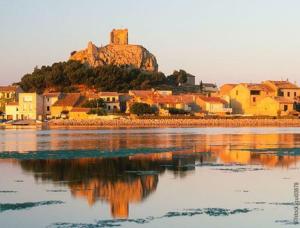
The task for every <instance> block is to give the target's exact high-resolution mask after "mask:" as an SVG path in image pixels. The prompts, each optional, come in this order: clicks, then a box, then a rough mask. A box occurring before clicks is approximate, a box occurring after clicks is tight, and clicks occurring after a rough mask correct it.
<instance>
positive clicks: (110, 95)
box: [98, 92, 121, 113]
mask: <svg viewBox="0 0 300 228" xmlns="http://www.w3.org/2000/svg"><path fill="white" fill-rule="evenodd" d="M98 96H99V98H101V99H102V100H103V101H104V103H105V106H106V107H105V109H106V111H107V112H112V113H114V112H120V111H121V105H120V94H119V93H117V92H100V93H99V94H98Z"/></svg>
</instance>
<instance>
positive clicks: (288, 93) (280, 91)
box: [262, 80, 300, 100]
mask: <svg viewBox="0 0 300 228" xmlns="http://www.w3.org/2000/svg"><path fill="white" fill-rule="evenodd" d="M262 83H263V84H265V85H267V86H269V87H271V88H272V89H273V90H274V91H275V96H278V97H285V98H288V99H293V100H294V99H297V98H298V97H300V87H298V86H297V85H296V84H293V83H291V82H289V81H270V80H269V81H264V82H262Z"/></svg>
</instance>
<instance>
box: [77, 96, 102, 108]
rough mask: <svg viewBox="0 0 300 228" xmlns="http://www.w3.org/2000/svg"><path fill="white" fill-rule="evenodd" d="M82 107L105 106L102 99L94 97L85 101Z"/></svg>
mask: <svg viewBox="0 0 300 228" xmlns="http://www.w3.org/2000/svg"><path fill="white" fill-rule="evenodd" d="M82 107H85V108H105V102H104V100H103V99H101V98H100V99H95V100H89V101H86V102H85V103H84V104H83V105H82Z"/></svg>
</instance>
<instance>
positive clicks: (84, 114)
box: [69, 107, 91, 120]
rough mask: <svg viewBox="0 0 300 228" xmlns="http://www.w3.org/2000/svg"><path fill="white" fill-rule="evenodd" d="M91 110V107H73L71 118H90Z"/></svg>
mask: <svg viewBox="0 0 300 228" xmlns="http://www.w3.org/2000/svg"><path fill="white" fill-rule="evenodd" d="M90 111H91V109H90V108H82V107H75V108H73V109H71V111H70V112H69V119H71V120H83V119H89V114H88V113H89V112H90Z"/></svg>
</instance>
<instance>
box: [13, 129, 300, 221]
mask: <svg viewBox="0 0 300 228" xmlns="http://www.w3.org/2000/svg"><path fill="white" fill-rule="evenodd" d="M111 137H112V141H113V143H109V142H108V143H107V144H108V145H112V144H113V148H114V149H115V148H118V149H120V148H122V146H124V145H125V144H126V148H128V147H129V148H134V147H138V145H143V146H144V147H151V146H152V147H153V148H154V147H155V145H162V141H163V140H165V141H166V144H167V146H173V147H178V148H183V149H181V150H180V151H176V152H169V151H165V152H162V153H153V154H136V155H132V156H128V157H116V158H101V157H99V158H80V159H61V160H55V159H52V160H51V159H46V160H19V161H18V162H19V164H20V165H21V167H22V169H23V170H25V171H27V172H30V173H33V175H34V177H35V178H36V180H38V181H42V182H50V183H55V184H59V185H65V186H67V187H68V188H69V189H70V192H71V194H72V195H73V196H74V197H77V198H84V199H86V201H87V202H88V204H89V205H91V206H92V205H94V204H95V203H96V202H97V201H106V202H108V203H109V204H110V208H111V214H112V216H113V217H115V218H127V217H128V216H129V206H130V204H132V203H138V202H142V201H143V200H144V199H146V198H147V197H148V196H149V195H150V194H151V193H153V192H155V190H156V189H157V186H158V181H159V176H160V175H163V174H164V173H165V172H171V173H173V174H174V175H176V176H179V177H180V178H185V177H187V176H188V175H191V174H192V173H193V171H194V170H195V168H196V167H197V166H201V165H203V166H205V165H207V164H214V163H218V164H231V163H234V164H236V163H238V164H243V165H262V166H266V167H281V168H290V167H293V166H294V165H296V163H297V162H298V161H299V157H298V156H295V154H293V155H291V154H290V153H277V152H276V151H277V150H278V149H281V150H282V151H283V152H284V151H286V150H287V151H293V150H299V149H297V148H299V143H300V137H299V135H297V134H284V135H283V134H281V135H280V134H266V135H251V134H248V135H242V134H240V135H180V134H178V135H160V137H157V136H156V135H154V136H153V137H149V136H148V135H147V137H146V138H143V135H140V136H136V138H135V139H129V138H128V141H126V140H124V136H120V135H112V136H111ZM118 139H120V143H118ZM125 139H127V137H125ZM125 141H126V143H125ZM141 141H142V143H141ZM73 143H74V142H73V141H71V144H73ZM101 143H103V142H101ZM130 143H132V144H130ZM84 144H85V141H84V140H83V141H82V142H81V144H80V145H81V146H82V145H84ZM87 145H88V146H87V148H92V146H91V145H94V148H95V145H96V141H95V140H94V139H89V140H88V144H87ZM97 145H98V146H99V144H97ZM70 147H71V148H73V146H70V145H68V144H67V145H65V146H64V148H70ZM266 148H267V151H264V152H261V151H260V149H266ZM274 151H275V152H274ZM66 152H67V150H66ZM296 154H297V153H296ZM14 162H16V161H14ZM200 172H201V170H200Z"/></svg>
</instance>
